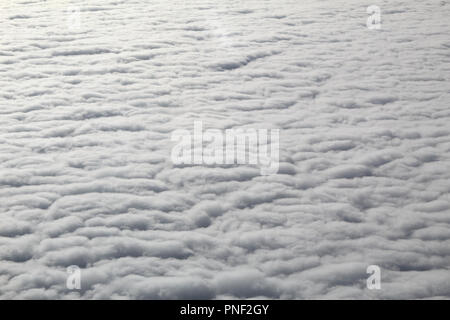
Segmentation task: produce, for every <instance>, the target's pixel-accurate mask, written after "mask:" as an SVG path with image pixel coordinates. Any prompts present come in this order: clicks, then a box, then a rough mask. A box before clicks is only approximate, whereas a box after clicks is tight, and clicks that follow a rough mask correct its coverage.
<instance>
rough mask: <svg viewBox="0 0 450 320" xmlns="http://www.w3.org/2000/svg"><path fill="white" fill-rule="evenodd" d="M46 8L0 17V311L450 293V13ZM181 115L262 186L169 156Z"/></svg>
mask: <svg viewBox="0 0 450 320" xmlns="http://www.w3.org/2000/svg"><path fill="white" fill-rule="evenodd" d="M64 2H66V1H56V0H55V1H52V0H50V1H46V4H45V5H43V4H42V3H41V2H39V1H37V2H36V1H35V2H33V1H28V2H27V3H26V4H25V3H19V2H14V1H7V2H5V3H4V4H2V6H3V7H2V8H1V9H0V16H1V17H2V19H0V29H1V30H9V32H8V33H6V34H5V33H3V35H2V37H0V73H1V74H2V77H1V78H0V104H1V110H0V198H1V199H2V201H0V219H1V220H0V298H3V299H80V298H81V299H210V298H211V299H213V298H285V299H307V298H315V299H322V298H339V299H361V298H368V299H378V298H380V299H384V298H387V299H398V298H404V299H415V298H420V299H428V298H448V297H450V286H449V283H450V278H449V275H450V273H449V272H448V269H449V267H450V231H449V230H450V229H449V223H450V215H449V212H450V210H449V209H450V201H449V194H450V170H449V169H450V168H449V160H450V159H449V158H450V129H448V123H449V120H450V112H449V111H448V104H449V98H450V97H449V92H450V86H449V83H450V82H449V81H448V69H449V65H448V49H449V48H450V42H449V40H448V34H447V32H446V31H447V30H448V28H449V20H448V16H449V14H450V12H449V10H450V5H441V4H440V2H439V1H431V0H425V1H419V0H414V1H409V2H408V6H405V5H404V4H403V3H401V2H398V3H392V1H391V2H389V1H381V2H379V4H378V5H379V6H380V7H381V13H382V29H381V30H369V29H367V28H366V18H367V13H366V5H364V4H361V3H359V2H358V1H356V0H338V1H316V0H310V1H295V0H281V1H273V0H270V1H251V2H250V1H244V2H233V3H231V2H229V1H212V0H195V1H182V0H177V1H173V2H171V4H168V3H167V1H162V0H161V1H153V2H152V6H151V8H150V7H149V4H148V2H147V1H141V0H136V1H132V2H130V1H122V2H121V1H113V0H98V1H96V3H95V5H93V4H92V3H91V2H90V1H87V0H72V1H70V4H71V5H73V6H78V7H79V8H80V26H79V27H80V28H69V27H68V26H67V24H66V22H67V21H66V20H67V19H65V18H67V16H66V15H67V14H70V13H68V12H66V9H67V5H68V4H65V3H64ZM68 2H69V1H67V3H68ZM72 14H73V13H72ZM61 17H64V18H61ZM3 18H4V19H3ZM38 26H39V27H38ZM424 39H426V41H424ZM195 120H201V121H203V125H204V128H205V129H220V130H226V129H232V128H266V129H276V128H278V129H280V164H279V171H278V174H275V175H270V176H261V174H260V170H259V168H258V167H256V166H253V165H220V166H214V165H210V166H206V165H205V166H203V165H186V164H182V165H175V164H173V163H172V162H171V158H170V155H171V148H172V147H173V143H172V142H171V133H172V132H173V131H174V130H177V129H180V130H192V129H193V124H194V121H195ZM373 264H375V265H379V266H380V268H381V281H382V282H381V287H382V289H381V290H368V289H367V288H366V279H367V277H368V274H367V273H366V268H367V266H369V265H373ZM70 265H78V266H79V267H81V275H82V281H81V283H82V288H81V290H80V291H70V290H69V289H67V288H66V279H67V272H66V268H67V267H68V266H70Z"/></svg>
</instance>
